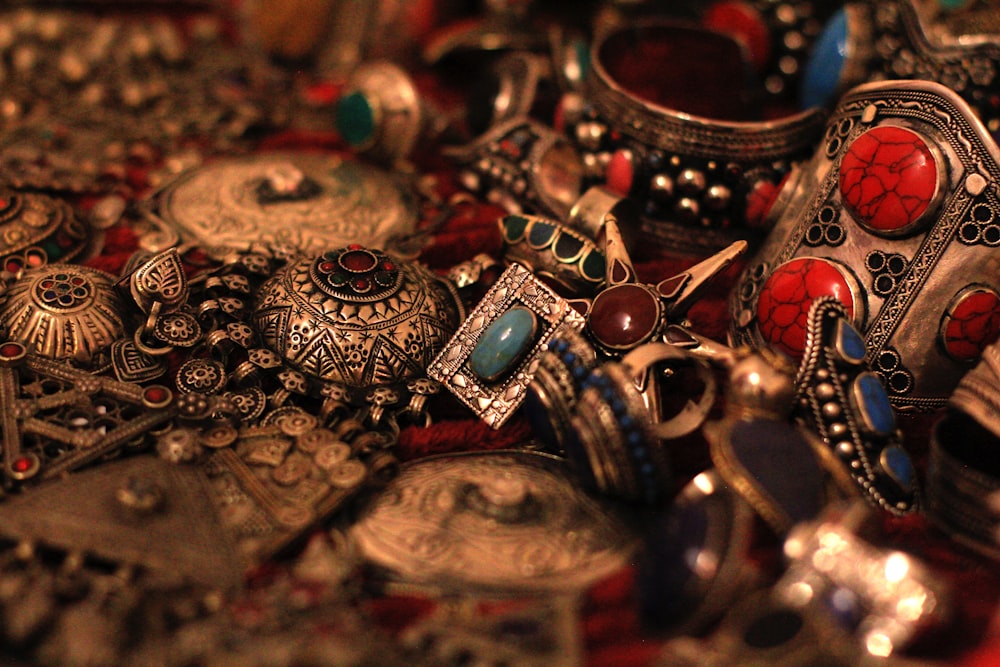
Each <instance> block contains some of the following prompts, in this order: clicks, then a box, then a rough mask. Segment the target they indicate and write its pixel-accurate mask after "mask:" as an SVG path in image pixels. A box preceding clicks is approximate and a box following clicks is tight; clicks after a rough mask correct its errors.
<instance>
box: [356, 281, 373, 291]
mask: <svg viewBox="0 0 1000 667" xmlns="http://www.w3.org/2000/svg"><path fill="white" fill-rule="evenodd" d="M351 286H352V287H353V288H354V289H355V290H356V291H358V292H367V291H368V290H369V289H371V286H372V284H371V282H369V281H368V280H367V279H366V278H358V279H357V280H355V281H353V282H352V283H351Z"/></svg>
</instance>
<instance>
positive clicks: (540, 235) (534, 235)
mask: <svg viewBox="0 0 1000 667" xmlns="http://www.w3.org/2000/svg"><path fill="white" fill-rule="evenodd" d="M555 235H556V226H555V225H554V224H552V223H551V222H543V221H541V220H535V224H533V225H532V226H531V229H530V230H529V231H528V245H530V246H531V247H532V248H535V249H536V250H541V249H542V248H544V247H546V246H548V245H549V244H550V243H552V239H553V237H555Z"/></svg>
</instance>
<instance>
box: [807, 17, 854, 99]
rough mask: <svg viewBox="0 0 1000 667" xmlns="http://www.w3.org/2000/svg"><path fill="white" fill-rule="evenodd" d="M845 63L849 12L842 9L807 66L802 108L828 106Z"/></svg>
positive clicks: (829, 26)
mask: <svg viewBox="0 0 1000 667" xmlns="http://www.w3.org/2000/svg"><path fill="white" fill-rule="evenodd" d="M846 61H847V12H846V11H845V10H844V9H840V10H839V11H838V12H837V13H836V14H834V15H833V16H832V17H831V18H830V20H829V22H828V23H827V24H826V27H825V28H823V32H822V33H821V34H820V36H819V39H818V40H816V44H815V46H813V51H812V54H811V55H810V56H809V62H808V63H806V69H805V76H804V77H803V79H802V90H801V92H800V94H799V104H800V105H801V106H802V108H803V109H808V108H810V107H825V106H828V105H830V104H831V103H832V102H833V101H834V99H833V98H834V96H835V95H836V94H837V92H838V89H839V87H840V74H841V72H842V71H843V69H844V63H845V62H846Z"/></svg>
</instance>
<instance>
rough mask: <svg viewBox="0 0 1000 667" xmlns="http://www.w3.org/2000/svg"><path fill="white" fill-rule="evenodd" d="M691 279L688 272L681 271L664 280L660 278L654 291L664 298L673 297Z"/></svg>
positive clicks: (675, 296)
mask: <svg viewBox="0 0 1000 667" xmlns="http://www.w3.org/2000/svg"><path fill="white" fill-rule="evenodd" d="M690 279H691V274H690V273H681V274H679V275H676V276H673V277H671V278H667V279H666V280H661V281H660V283H659V284H658V285H657V286H656V291H657V292H659V293H660V296H662V297H663V298H664V299H675V298H677V296H678V294H680V290H681V288H682V287H684V285H686V284H687V283H688V281H689V280H690Z"/></svg>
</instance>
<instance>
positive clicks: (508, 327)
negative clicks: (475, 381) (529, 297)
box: [469, 306, 538, 382]
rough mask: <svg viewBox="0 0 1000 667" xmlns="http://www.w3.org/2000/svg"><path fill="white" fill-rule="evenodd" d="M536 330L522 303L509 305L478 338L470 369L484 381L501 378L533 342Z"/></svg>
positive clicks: (471, 356)
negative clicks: (509, 307)
mask: <svg viewBox="0 0 1000 667" xmlns="http://www.w3.org/2000/svg"><path fill="white" fill-rule="evenodd" d="M537 331H538V326H537V320H536V319H535V314H534V313H533V312H531V311H530V310H528V309H527V308H525V307H523V306H515V307H513V308H511V309H510V310H508V311H507V312H506V313H504V314H503V315H501V316H500V317H499V318H498V319H497V320H496V321H495V322H493V324H491V325H490V326H489V327H487V328H486V331H485V332H484V333H483V335H482V336H481V337H480V338H479V341H478V342H477V343H476V346H475V348H473V350H472V354H470V355H469V370H471V371H472V372H473V373H475V374H476V375H477V376H478V377H479V378H481V379H482V380H484V381H486V382H493V381H495V380H498V379H500V378H501V377H504V376H505V375H507V374H508V373H509V372H510V371H511V370H513V369H514V368H516V367H517V364H518V363H520V361H521V360H522V359H523V358H524V355H525V354H527V352H528V350H530V349H531V347H532V346H533V345H534V343H535V338H536V335H537Z"/></svg>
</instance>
